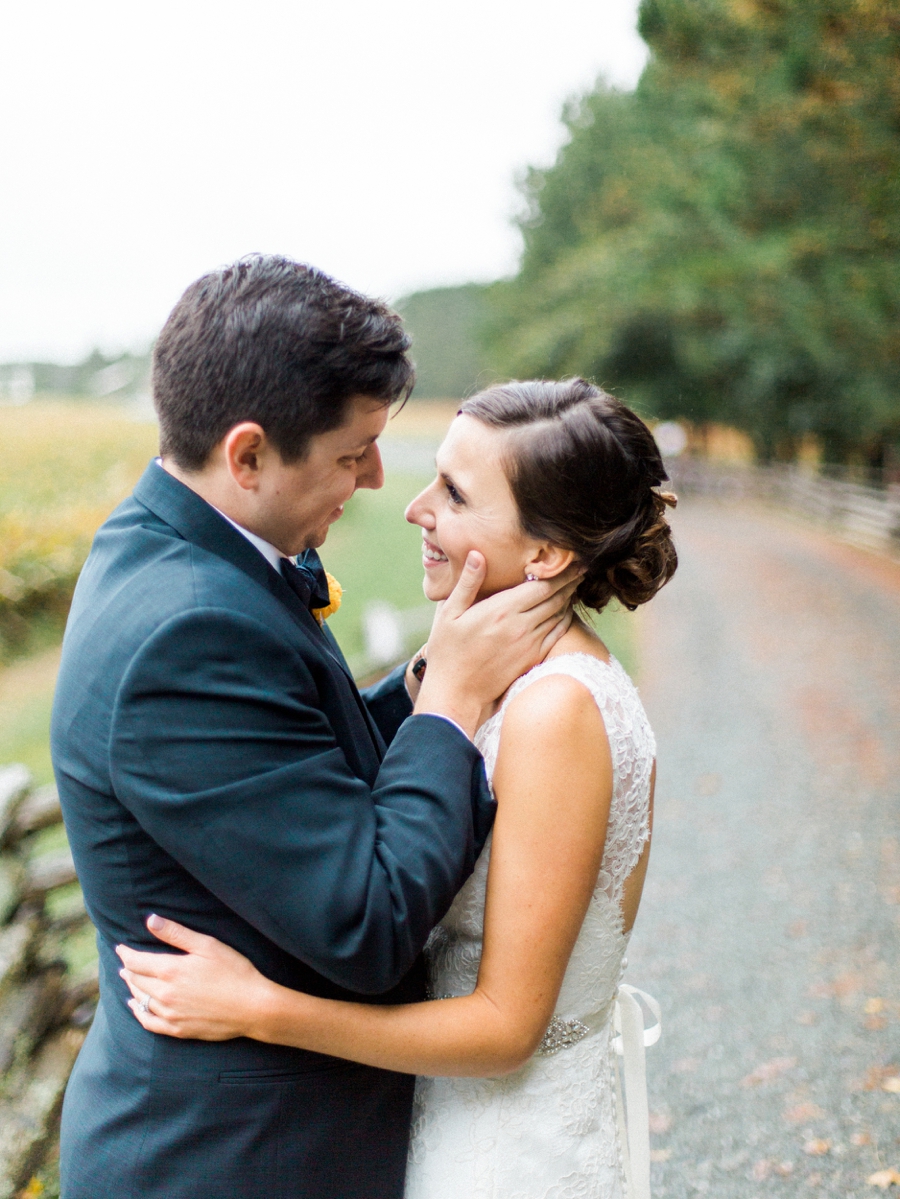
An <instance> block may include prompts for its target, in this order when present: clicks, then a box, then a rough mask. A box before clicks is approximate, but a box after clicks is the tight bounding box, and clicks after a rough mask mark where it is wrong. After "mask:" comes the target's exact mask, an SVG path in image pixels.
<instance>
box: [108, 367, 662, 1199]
mask: <svg viewBox="0 0 900 1199" xmlns="http://www.w3.org/2000/svg"><path fill="white" fill-rule="evenodd" d="M665 477H666V476H665V470H664V467H663V464H662V461H661V459H660V456H659V452H658V450H657V448H656V445H655V442H654V440H653V437H652V435H651V433H650V431H649V430H648V429H647V427H646V426H645V425H644V424H643V422H642V421H641V420H639V418H638V417H637V416H635V414H634V413H633V412H631V411H630V410H629V409H628V408H626V407H625V406H624V405H623V404H622V403H620V402H619V401H618V400H616V399H614V398H613V397H612V396H609V395H607V394H605V393H604V392H602V391H600V390H599V389H597V388H596V387H593V386H592V385H590V384H589V383H586V382H585V381H584V380H582V379H570V380H567V381H565V382H561V383H553V382H528V383H508V384H505V385H502V386H496V387H491V388H489V389H488V390H487V391H484V392H482V393H480V394H479V395H476V396H474V397H473V398H472V399H469V400H467V401H466V402H465V403H464V404H463V406H462V408H461V410H460V414H459V415H458V416H457V418H456V419H455V421H454V422H453V424H452V426H451V428H450V431H449V433H448V435H447V437H446V440H445V441H444V443H443V445H442V446H441V448H440V450H439V451H438V455H437V477H436V479H435V480H434V482H433V483H432V484H431V485H430V486H429V487H428V488H426V490H425V491H423V492H422V493H421V495H419V496H418V497H417V498H416V499H415V500H413V502H412V503H411V504H410V506H409V509H408V511H407V514H406V515H407V520H409V521H411V522H412V523H414V524H417V525H420V526H421V528H422V531H423V564H424V568H425V583H424V587H425V593H426V595H427V596H428V598H429V599H431V600H442V599H444V598H446V597H447V596H448V595H449V593H450V591H451V590H452V588H453V586H454V584H455V582H456V580H457V579H458V577H459V575H460V572H461V570H462V568H463V566H464V564H465V561H466V557H467V554H468V553H469V551H470V550H479V551H480V552H481V553H482V554H483V555H484V557H485V560H486V562H487V574H486V578H485V585H484V590H483V595H488V594H491V593H494V592H497V591H500V590H502V589H504V588H507V587H512V586H515V585H516V584H517V583H519V582H521V581H522V579H523V577H525V578H530V577H537V578H550V577H552V576H554V575H556V574H558V573H560V572H561V571H563V570H564V569H565V568H566V567H567V566H568V565H569V564H570V563H571V562H573V561H574V562H576V563H578V564H580V565H581V566H582V568H583V569H584V575H583V578H582V580H581V583H580V585H579V587H578V590H577V592H576V597H575V602H576V614H575V618H574V619H573V622H572V625H571V627H570V629H569V631H568V632H567V633H566V634H565V636H564V637H563V638H562V639H561V640H560V641H559V642H558V643H557V644H556V645H555V646H554V648H553V649H552V650H551V651H550V653H549V655H548V656H547V658H546V659H545V661H543V662H541V663H539V664H538V665H537V666H535V667H534V668H533V669H532V670H530V671H529V672H528V673H527V674H525V675H523V676H522V677H521V678H520V679H518V680H517V682H515V683H514V684H513V686H512V687H510V689H509V691H508V692H507V693H506V695H505V696H504V697H502V700H500V701H498V702H497V704H495V705H494V708H493V709H492V710H489V711H485V712H484V713H483V714H482V724H481V726H480V728H479V729H478V732H477V734H476V744H477V746H478V748H479V749H480V750H481V752H482V754H483V755H484V760H485V766H486V769H487V774H488V778H489V780H490V782H491V785H492V788H493V791H494V794H495V796H496V799H497V803H498V810H497V818H496V822H495V825H494V832H493V834H492V842H491V841H489V842H488V844H487V846H486V847H485V849H484V852H483V853H482V855H481V857H480V859H479V861H478V863H477V865H476V867H475V871H474V873H473V875H472V876H471V878H470V879H469V880H468V882H467V883H466V884H465V886H464V887H463V889H462V890H461V891H460V893H459V894H458V896H457V897H456V900H455V901H454V903H453V905H452V907H451V908H450V910H449V911H448V912H447V914H446V916H445V917H444V919H443V920H442V921H441V923H440V924H439V925H438V927H437V928H436V929H435V930H434V932H433V933H432V936H431V939H430V940H429V943H428V946H427V948H426V954H427V957H428V965H429V971H430V980H431V990H432V993H433V996H434V999H435V1000H438V1001H439V1002H426V1003H418V1004H408V1005H403V1006H392V1007H383V1006H373V1005H368V1004H355V1003H345V1002H338V1001H333V1000H327V999H319V998H314V997H311V996H308V995H303V994H300V993H298V992H295V991H290V990H288V989H286V988H284V987H281V986H277V985H276V984H274V983H272V982H270V981H269V980H267V979H266V978H264V977H263V976H262V975H261V974H259V973H258V972H257V971H256V970H255V968H254V967H253V966H252V965H251V964H250V962H248V961H247V960H246V959H245V958H243V957H241V956H240V955H239V954H237V953H236V952H235V951H234V950H232V949H230V948H228V947H227V946H225V945H223V944H222V943H221V942H219V941H216V940H215V939H213V938H211V937H208V936H202V935H200V934H198V933H194V932H191V931H190V930H187V929H185V928H183V927H182V926H181V925H178V924H175V923H174V922H173V921H167V920H165V921H164V920H162V919H161V918H160V917H153V916H151V917H150V920H149V921H148V924H149V925H150V927H151V929H152V931H153V932H155V933H156V935H157V936H158V937H159V938H160V939H161V940H163V941H165V942H167V943H168V944H171V945H174V946H176V947H177V948H179V949H180V950H183V951H186V952H185V953H184V956H174V955H169V954H150V953H138V952H135V951H133V950H130V949H128V948H126V947H124V946H122V947H120V951H119V952H120V956H121V958H122V960H123V962H124V964H125V969H124V970H123V971H122V974H123V976H124V977H125V979H126V980H127V982H128V985H129V987H130V988H131V991H132V994H133V995H134V996H135V999H133V1000H132V1001H131V1007H132V1010H133V1011H134V1013H135V1015H136V1017H137V1019H139V1020H140V1022H141V1024H142V1025H143V1026H144V1027H145V1028H146V1029H148V1030H150V1031H152V1032H156V1033H164V1034H167V1035H169V1036H174V1037H194V1038H200V1039H203V1040H225V1039H228V1038H231V1037H252V1038H255V1039H257V1040H261V1041H269V1042H274V1043H278V1044H284V1045H294V1046H298V1047H301V1048H304V1049H309V1050H314V1051H317V1052H319V1053H324V1054H330V1055H333V1056H335V1057H342V1058H349V1059H351V1060H353V1061H357V1062H362V1063H365V1064H367V1065H370V1066H376V1067H381V1068H383V1069H386V1070H395V1071H402V1072H406V1073H411V1074H416V1075H419V1076H420V1077H419V1080H418V1083H417V1091H416V1106H415V1111H414V1122H413V1129H412V1136H411V1143H410V1153H409V1166H408V1173H407V1183H406V1199H482V1197H484V1199H487V1197H491V1199H550V1197H551V1196H552V1199H576V1197H577V1199H621V1196H623V1195H624V1194H626V1193H630V1194H634V1193H636V1192H643V1190H644V1185H641V1186H640V1187H634V1186H630V1185H628V1184H627V1183H626V1180H625V1170H626V1168H627V1153H626V1152H625V1150H626V1146H625V1145H624V1144H623V1136H622V1133H621V1131H620V1130H621V1119H620V1118H619V1117H618V1116H617V1101H616V1088H615V1082H614V1071H613V1068H612V1067H613V1062H614V1050H613V1040H614V1036H615V1030H614V1028H613V1012H614V1007H615V1003H616V996H617V992H618V989H619V985H620V981H621V977H622V974H623V971H624V967H625V951H626V948H627V945H628V938H629V935H630V932H631V927H632V925H633V923H634V920H635V916H636V914H637V908H638V903H639V901H640V896H641V889H642V886H643V881H644V874H645V871H646V868H647V857H648V851H649V845H650V825H651V815H652V801H653V787H654V778H655V743H654V739H653V733H652V732H651V730H650V727H649V725H648V723H647V718H646V716H645V714H644V710H643V708H642V706H641V703H640V700H639V699H638V696H637V692H636V691H635V689H634V687H633V685H632V684H631V682H630V680H629V678H628V676H627V675H626V674H625V672H624V670H623V669H622V667H621V666H620V665H619V663H618V662H617V661H616V660H615V658H613V657H612V656H611V655H610V653H609V652H608V650H607V649H606V646H605V645H604V644H603V642H602V641H601V640H600V639H599V638H598V637H597V636H596V635H595V633H594V632H593V631H592V630H591V628H590V625H589V623H588V622H587V620H586V619H585V617H586V615H587V613H589V612H591V611H593V612H599V611H602V609H603V608H604V607H605V606H606V605H607V604H608V603H609V602H610V601H611V600H613V599H617V600H618V601H620V602H621V603H622V604H624V605H625V606H626V607H628V608H635V607H636V606H637V605H639V604H643V603H646V602H647V601H648V600H650V599H651V598H652V597H653V596H654V595H655V594H656V592H657V591H658V590H659V589H660V588H661V587H662V586H663V585H664V584H665V583H666V582H667V581H668V580H669V578H671V576H672V574H673V572H674V570H675V566H676V561H677V560H676V556H675V549H674V546H673V544H672V540H671V535H670V530H669V526H668V524H667V522H666V520H665V515H664V514H665V509H666V505H667V504H669V505H674V502H675V501H674V497H673V496H671V495H669V494H667V493H665V492H661V491H660V490H658V488H659V485H660V484H661V483H662V481H663V480H664V479H665ZM410 683H411V686H412V687H415V686H416V685H417V680H413V679H411V678H410ZM427 686H428V674H427V670H426V672H425V675H424V679H423V682H422V687H423V689H424V688H427ZM434 768H435V769H436V770H439V769H440V763H439V762H436V763H435V764H434ZM631 1002H632V1003H633V1002H634V1001H633V1000H632V1001H631ZM618 1106H619V1107H621V1099H619V1103H618Z"/></svg>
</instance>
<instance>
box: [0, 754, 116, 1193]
mask: <svg viewBox="0 0 900 1199" xmlns="http://www.w3.org/2000/svg"><path fill="white" fill-rule="evenodd" d="M61 822H62V814H61V812H60V808H59V798H58V796H57V794H56V789H55V787H52V786H51V787H41V788H39V789H37V790H35V789H34V787H33V786H32V781H31V777H30V775H29V773H28V771H27V770H26V769H25V767H23V766H7V767H4V768H2V769H0V1199H15V1197H16V1196H18V1195H20V1194H21V1193H22V1192H23V1188H28V1184H29V1180H30V1179H31V1178H32V1176H33V1175H34V1174H35V1172H36V1171H37V1170H39V1169H40V1168H41V1166H42V1165H43V1164H44V1163H45V1162H46V1161H47V1159H48V1157H49V1156H50V1155H52V1153H53V1152H54V1149H55V1144H56V1137H57V1124H58V1117H59V1109H60V1106H61V1104H62V1097H63V1091H64V1090H65V1086H66V1081H67V1080H68V1077H69V1072H70V1070H71V1069H72V1063H73V1062H74V1061H75V1056H76V1054H77V1053H78V1050H79V1048H80V1047H81V1043H82V1041H83V1040H84V1037H85V1035H86V1032H87V1028H88V1026H89V1025H90V1022H91V1020H92V1018H93V1014H94V1006H95V1003H96V996H97V973H96V964H95V963H92V964H90V965H88V966H87V967H85V968H82V969H81V970H78V971H76V972H73V971H72V970H71V969H70V968H69V966H68V965H67V963H66V947H67V945H68V944H70V943H71V941H72V939H73V937H75V936H76V935H77V934H78V933H79V932H83V931H84V929H85V928H86V926H87V925H88V917H87V913H86V912H85V910H84V904H83V902H82V901H81V898H80V892H79V890H78V888H77V884H76V878H75V867H74V865H73V863H72V857H71V854H70V853H69V852H68V850H67V849H57V850H52V851H50V852H41V841H42V840H46V839H47V838H46V837H44V838H41V835H40V834H41V833H42V832H43V831H44V830H47V829H52V828H53V827H54V826H56V825H59V824H61ZM60 898H63V899H64V900H65V902H63V903H59V902H56V903H55V902H54V900H55V899H56V900H59V899H60ZM25 1193H26V1194H39V1193H40V1191H39V1189H38V1188H36V1187H31V1188H28V1189H27V1190H26V1191H25Z"/></svg>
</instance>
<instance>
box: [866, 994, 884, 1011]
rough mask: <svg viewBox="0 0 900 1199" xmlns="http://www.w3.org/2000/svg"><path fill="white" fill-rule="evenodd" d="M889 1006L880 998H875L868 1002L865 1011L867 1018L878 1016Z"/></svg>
mask: <svg viewBox="0 0 900 1199" xmlns="http://www.w3.org/2000/svg"><path fill="white" fill-rule="evenodd" d="M886 1007H887V1004H886V1003H885V1002H884V1000H883V999H882V998H881V997H880V996H877V995H876V996H874V997H873V998H872V999H867V1000H866V1005H865V1007H864V1008H863V1011H864V1012H865V1013H866V1015H867V1016H877V1015H878V1013H879V1012H883V1011H884V1009H885V1008H886Z"/></svg>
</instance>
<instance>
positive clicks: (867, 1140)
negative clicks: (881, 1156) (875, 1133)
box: [850, 1132, 872, 1145]
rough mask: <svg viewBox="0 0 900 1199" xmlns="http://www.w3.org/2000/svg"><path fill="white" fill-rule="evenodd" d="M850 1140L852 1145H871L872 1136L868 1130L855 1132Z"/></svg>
mask: <svg viewBox="0 0 900 1199" xmlns="http://www.w3.org/2000/svg"><path fill="white" fill-rule="evenodd" d="M850 1141H851V1143H852V1144H854V1145H871V1144H872V1137H871V1134H870V1133H868V1132H855V1133H854V1134H853V1136H852V1137H851V1138H850Z"/></svg>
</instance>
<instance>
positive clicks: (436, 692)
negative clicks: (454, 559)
mask: <svg viewBox="0 0 900 1199" xmlns="http://www.w3.org/2000/svg"><path fill="white" fill-rule="evenodd" d="M485 573H486V564H485V560H484V557H483V556H482V555H481V554H479V553H478V552H477V551H474V550H473V551H472V552H471V553H470V554H469V556H468V558H467V559H466V565H465V568H464V569H463V572H462V574H461V575H460V578H459V581H458V582H457V584H456V586H455V587H454V589H453V591H452V592H451V593H450V595H449V597H448V598H447V600H446V601H445V602H444V603H443V605H442V606H441V608H440V610H439V611H438V613H437V615H436V616H435V619H434V625H433V626H432V630H431V636H430V637H429V639H428V670H427V673H426V674H425V676H424V679H423V680H422V686H421V690H420V691H419V695H418V698H417V700H416V705H415V711H416V713H418V714H421V713H434V714H436V715H441V716H449V717H450V718H451V719H452V720H455V721H456V723H457V724H459V725H460V726H461V727H462V728H463V729H465V731H466V732H467V733H468V734H469V735H470V736H471V735H473V734H474V732H475V729H476V728H477V727H478V724H479V721H480V717H481V713H482V710H483V709H484V708H485V707H487V706H488V705H490V704H492V703H493V702H494V700H496V699H497V698H498V697H499V696H501V695H502V694H503V692H504V691H505V690H506V689H507V687H509V685H510V684H511V683H512V682H514V681H515V680H516V679H517V678H518V677H519V675H521V674H524V673H525V671H526V670H530V669H531V667H532V666H534V665H535V663H537V662H540V661H542V659H543V658H544V657H546V655H547V654H548V653H549V651H550V650H551V649H552V648H553V646H554V645H555V644H556V642H557V641H558V640H559V638H560V637H562V636H563V634H564V633H565V632H566V631H567V630H568V628H569V625H570V624H571V620H572V610H571V605H572V597H573V595H574V594H575V589H576V588H577V586H578V583H579V581H580V579H581V573H582V572H581V570H580V568H578V567H575V566H571V567H569V568H568V569H567V570H566V571H564V572H563V573H562V574H560V575H557V576H556V578H553V579H546V580H537V581H535V582H527V583H521V584H520V585H519V586H518V587H511V588H510V589H509V590H508V591H501V592H498V593H497V594H496V595H492V596H489V597H488V598H487V599H485V600H482V601H481V602H480V603H478V604H476V603H475V599H476V597H477V595H478V592H479V590H480V588H481V585H482V583H483V582H484V577H485Z"/></svg>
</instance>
